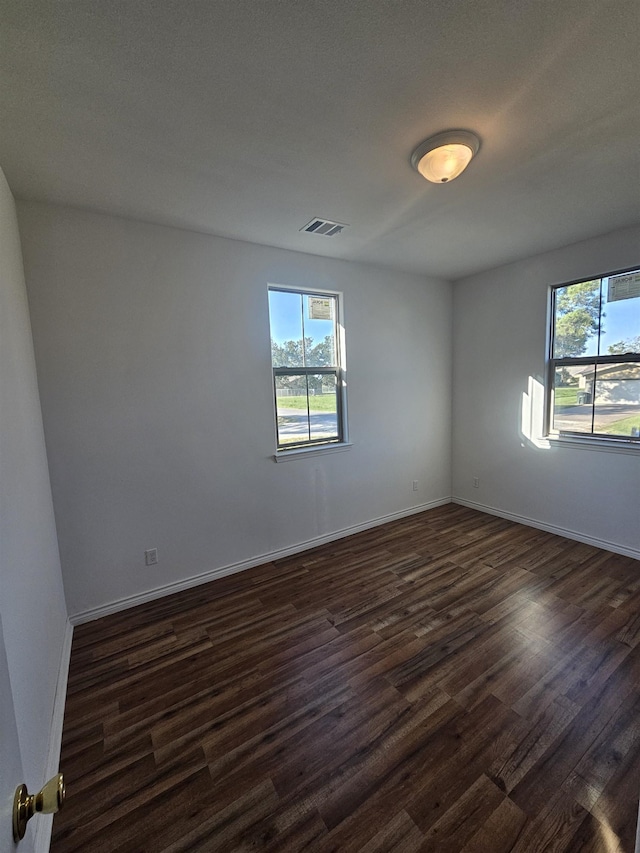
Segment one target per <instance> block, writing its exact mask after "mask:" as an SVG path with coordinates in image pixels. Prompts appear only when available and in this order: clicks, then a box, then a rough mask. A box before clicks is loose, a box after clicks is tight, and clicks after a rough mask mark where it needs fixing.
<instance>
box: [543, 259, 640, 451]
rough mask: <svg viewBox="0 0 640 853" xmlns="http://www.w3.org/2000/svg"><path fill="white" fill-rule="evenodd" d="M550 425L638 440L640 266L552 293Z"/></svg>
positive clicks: (564, 431) (561, 431) (555, 429)
mask: <svg viewBox="0 0 640 853" xmlns="http://www.w3.org/2000/svg"><path fill="white" fill-rule="evenodd" d="M548 384H549V431H550V433H552V434H554V433H555V434H556V435H560V436H562V435H572V436H577V437H585V436H588V437H590V438H598V439H602V440H603V441H604V440H611V439H617V440H626V441H629V442H634V441H636V442H637V441H640V271H639V270H628V271H626V272H623V273H615V274H609V275H605V276H602V277H600V278H594V279H589V280H585V281H580V282H575V283H572V284H566V285H560V286H558V287H554V288H552V292H551V347H550V358H549V383H548Z"/></svg>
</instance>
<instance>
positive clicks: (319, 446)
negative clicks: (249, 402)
mask: <svg viewBox="0 0 640 853" xmlns="http://www.w3.org/2000/svg"><path fill="white" fill-rule="evenodd" d="M271 291H283V292H286V293H296V294H300V295H302V296H319V297H326V296H330V297H332V298H333V299H335V302H334V305H335V314H336V316H335V318H334V324H335V348H336V365H335V366H332V367H314V366H309V367H306V366H299V367H275V366H274V365H273V362H272V364H271V374H272V386H273V407H274V428H275V443H276V452H275V454H274V459H275V461H276V462H283V461H285V460H289V459H298V458H305V457H308V456H319V455H323V454H325V453H331V452H335V451H342V450H348V449H349V448H350V447H351V443H350V441H349V434H348V426H347V393H346V387H347V382H346V350H345V330H344V321H343V316H344V306H343V295H342V293H341V292H339V291H335V290H324V289H322V288H315V287H299V286H295V285H285V284H269V285H268V286H267V295H268V294H269V293H270V292H271ZM269 340H271V317H270V316H269ZM305 374H306V375H310V376H311V375H313V376H317V375H318V374H328V375H335V377H336V408H337V422H338V430H337V431H338V437H337V438H331V439H315V440H313V439H312V440H308V441H304V442H302V441H301V442H299V443H295V444H293V445H291V444H282V443H280V444H279V443H278V408H277V400H278V397H277V394H276V378H277V377H278V376H287V375H296V376H299V375H305Z"/></svg>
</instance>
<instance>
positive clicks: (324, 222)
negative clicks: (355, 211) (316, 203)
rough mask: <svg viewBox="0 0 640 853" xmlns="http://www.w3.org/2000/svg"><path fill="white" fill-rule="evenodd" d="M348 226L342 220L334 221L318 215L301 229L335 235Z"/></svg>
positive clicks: (311, 232)
mask: <svg viewBox="0 0 640 853" xmlns="http://www.w3.org/2000/svg"><path fill="white" fill-rule="evenodd" d="M348 227H349V226H348V225H344V224H343V223H341V222H332V221H331V220H330V219H318V218H317V217H316V218H314V219H312V220H311V222H307V224H306V225H305V226H304V228H301V229H300V230H301V231H306V232H307V234H322V235H323V236H324V237H335V236H336V234H339V233H340V232H341V231H342V230H343V229H344V228H348Z"/></svg>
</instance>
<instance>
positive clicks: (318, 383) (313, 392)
mask: <svg viewBox="0 0 640 853" xmlns="http://www.w3.org/2000/svg"><path fill="white" fill-rule="evenodd" d="M275 381H276V418H277V425H278V445H279V446H281V445H295V444H302V443H305V442H310V441H337V440H338V439H339V437H340V435H339V430H338V394H337V383H336V377H335V375H333V374H329V375H327V374H311V375H309V376H306V375H305V374H299V375H295V376H276V379H275Z"/></svg>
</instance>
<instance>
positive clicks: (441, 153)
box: [418, 145, 473, 184]
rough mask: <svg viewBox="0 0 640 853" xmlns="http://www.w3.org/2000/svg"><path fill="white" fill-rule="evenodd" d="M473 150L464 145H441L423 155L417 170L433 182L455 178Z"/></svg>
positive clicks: (437, 182)
mask: <svg viewBox="0 0 640 853" xmlns="http://www.w3.org/2000/svg"><path fill="white" fill-rule="evenodd" d="M472 157H473V151H472V150H471V149H470V148H467V146H466V145H441V146H440V148H434V149H433V151H429V152H428V153H427V154H425V155H424V157H423V158H422V160H420V162H419V163H418V171H419V172H420V174H421V175H422V176H423V178H426V179H427V180H428V181H431V182H432V183H434V184H444V183H446V182H447V181H452V180H453V179H454V178H457V177H458V175H460V174H461V173H462V172H464V170H465V169H466V168H467V166H468V165H469V163H470V162H471V158H472Z"/></svg>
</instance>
